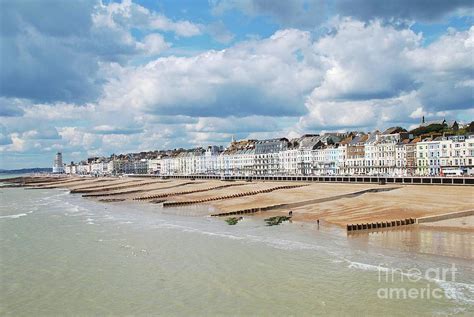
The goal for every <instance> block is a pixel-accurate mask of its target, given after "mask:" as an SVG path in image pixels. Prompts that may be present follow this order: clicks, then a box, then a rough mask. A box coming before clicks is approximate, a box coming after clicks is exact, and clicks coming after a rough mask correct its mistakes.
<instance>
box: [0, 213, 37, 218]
mask: <svg viewBox="0 0 474 317" xmlns="http://www.w3.org/2000/svg"><path fill="white" fill-rule="evenodd" d="M28 213H30V212H28ZM24 216H27V214H25V213H21V214H16V215H8V216H0V219H7V218H10V219H17V218H20V217H24Z"/></svg>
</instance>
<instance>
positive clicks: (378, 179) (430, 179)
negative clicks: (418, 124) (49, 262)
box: [132, 175, 474, 186]
mask: <svg viewBox="0 0 474 317" xmlns="http://www.w3.org/2000/svg"><path fill="white" fill-rule="evenodd" d="M132 177H166V178H183V179H216V180H223V181H253V180H255V181H272V182H274V181H283V182H319V183H363V184H406V185H459V186H462V185H471V186H472V185H474V177H473V176H465V177H440V176H366V175H364V176H340V175H333V176H310V175H307V176H288V175H249V176H238V175H225V176H221V175H151V176H150V175H147V176H145V175H134V176H132Z"/></svg>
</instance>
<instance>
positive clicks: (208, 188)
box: [133, 183, 244, 200]
mask: <svg viewBox="0 0 474 317" xmlns="http://www.w3.org/2000/svg"><path fill="white" fill-rule="evenodd" d="M193 184H196V183H193ZM242 185H244V184H228V185H219V186H214V187H207V188H203V189H194V190H188V191H182V192H172V193H163V194H156V195H149V196H142V197H135V198H133V200H148V199H155V198H164V197H171V196H179V195H187V194H194V193H201V192H207V191H210V190H216V189H222V188H227V187H233V186H242Z"/></svg>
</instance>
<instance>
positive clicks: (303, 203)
mask: <svg viewBox="0 0 474 317" xmlns="http://www.w3.org/2000/svg"><path fill="white" fill-rule="evenodd" d="M398 188H400V187H386V188H370V189H364V190H361V191H357V192H353V193H349V194H342V195H337V196H330V197H324V198H317V199H311V200H304V201H299V202H294V203H283V204H275V205H268V206H263V207H256V208H250V209H242V210H236V211H230V212H221V213H217V214H212V215H211V216H212V217H225V216H232V215H242V214H249V213H256V212H260V211H269V210H275V209H282V208H286V209H293V208H297V207H302V206H306V205H313V204H318V203H323V202H328V201H333V200H338V199H343V198H352V197H357V196H359V195H363V194H366V193H378V192H385V191H391V190H395V189H398Z"/></svg>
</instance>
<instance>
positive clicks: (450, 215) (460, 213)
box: [416, 209, 474, 223]
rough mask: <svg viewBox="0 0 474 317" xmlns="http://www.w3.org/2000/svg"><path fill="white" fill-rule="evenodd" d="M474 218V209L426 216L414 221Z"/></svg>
mask: <svg viewBox="0 0 474 317" xmlns="http://www.w3.org/2000/svg"><path fill="white" fill-rule="evenodd" d="M468 216H474V209H470V210H463V211H455V212H449V213H445V214H441V215H434V216H427V217H421V218H418V219H416V222H417V223H426V222H435V221H441V220H447V219H454V218H460V217H468Z"/></svg>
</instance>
